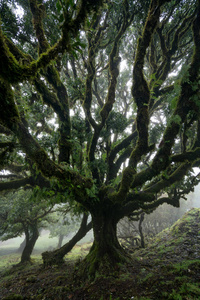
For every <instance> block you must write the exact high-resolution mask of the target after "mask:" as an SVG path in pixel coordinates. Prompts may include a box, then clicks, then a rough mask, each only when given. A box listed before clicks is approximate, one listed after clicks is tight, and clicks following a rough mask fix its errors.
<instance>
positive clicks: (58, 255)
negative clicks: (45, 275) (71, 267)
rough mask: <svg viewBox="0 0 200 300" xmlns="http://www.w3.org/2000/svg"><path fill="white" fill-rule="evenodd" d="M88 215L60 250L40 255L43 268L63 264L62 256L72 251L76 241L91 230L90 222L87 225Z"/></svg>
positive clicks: (85, 215)
mask: <svg viewBox="0 0 200 300" xmlns="http://www.w3.org/2000/svg"><path fill="white" fill-rule="evenodd" d="M87 219H88V215H87V214H84V215H83V219H82V222H81V226H80V228H79V230H78V232H77V233H76V234H75V236H74V237H73V238H72V239H71V240H70V241H69V242H68V243H66V244H65V245H63V246H62V247H61V248H60V249H56V250H54V251H46V252H44V253H42V259H43V264H44V266H45V267H46V266H52V265H59V264H62V263H63V262H64V256H65V255H66V254H67V253H68V252H69V251H71V250H72V248H73V247H74V246H75V245H76V243H77V242H78V241H80V240H81V239H82V238H83V237H84V236H85V235H86V233H87V232H88V231H89V230H90V229H91V228H92V222H90V223H89V224H87Z"/></svg>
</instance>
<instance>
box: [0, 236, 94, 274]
mask: <svg viewBox="0 0 200 300" xmlns="http://www.w3.org/2000/svg"><path fill="white" fill-rule="evenodd" d="M87 240H88V239H87V238H86V239H84V240H83V241H87ZM89 240H90V237H89ZM66 241H67V240H66V239H65V240H64V243H65V242H66ZM22 242H23V238H20V237H18V238H14V239H11V240H8V241H5V242H0V272H1V271H4V270H5V269H7V268H9V267H10V266H13V265H15V264H17V263H19V262H20V257H21V255H20V254H19V253H16V251H17V249H18V248H19V246H20V244H21V243H22ZM81 242H82V241H81ZM57 243H58V239H57V238H49V236H48V233H47V232H45V233H43V234H42V236H40V237H39V238H38V240H37V242H36V245H35V248H34V250H33V253H32V255H31V259H32V260H33V262H34V263H37V264H39V263H42V256H41V253H43V252H45V251H51V250H53V249H55V248H56V246H57ZM91 245H92V243H91V242H90V243H83V244H82V243H79V244H77V245H76V246H75V247H74V248H73V249H72V251H70V252H69V253H68V255H66V257H65V258H66V259H67V260H77V259H80V258H83V257H84V256H85V255H86V254H87V253H88V251H89V249H90V247H91Z"/></svg>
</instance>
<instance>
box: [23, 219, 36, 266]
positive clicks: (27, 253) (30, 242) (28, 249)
mask: <svg viewBox="0 0 200 300" xmlns="http://www.w3.org/2000/svg"><path fill="white" fill-rule="evenodd" d="M31 232H32V234H31V235H30V234H29V232H28V230H27V231H26V232H25V235H26V245H25V247H24V250H23V252H22V256H21V262H20V263H22V264H23V263H26V262H30V261H31V253H32V252H33V249H34V246H35V243H36V241H37V239H38V237H39V231H38V228H37V224H34V225H32V226H31Z"/></svg>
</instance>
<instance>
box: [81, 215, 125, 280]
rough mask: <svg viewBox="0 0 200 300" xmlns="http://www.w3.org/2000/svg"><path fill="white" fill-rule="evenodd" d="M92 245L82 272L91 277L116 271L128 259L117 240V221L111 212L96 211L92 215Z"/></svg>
mask: <svg viewBox="0 0 200 300" xmlns="http://www.w3.org/2000/svg"><path fill="white" fill-rule="evenodd" d="M92 222H93V231H94V243H93V246H92V248H91V249H90V252H89V254H88V255H87V256H86V258H85V260H84V262H83V265H82V271H81V272H83V273H85V274H88V275H89V276H91V277H95V273H96V272H97V271H98V273H100V274H107V273H110V272H113V271H116V270H117V269H118V268H119V265H118V264H120V263H124V262H127V261H129V259H130V257H129V256H128V254H127V253H126V251H125V250H124V249H123V248H122V246H121V245H120V243H119V241H118V238H117V223H118V219H117V218H116V216H115V215H114V214H113V213H112V212H111V211H109V210H108V211H107V212H106V211H104V210H97V211H96V212H95V213H93V214H92Z"/></svg>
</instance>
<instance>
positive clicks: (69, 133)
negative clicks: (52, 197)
mask: <svg viewBox="0 0 200 300" xmlns="http://www.w3.org/2000/svg"><path fill="white" fill-rule="evenodd" d="M12 3H13V1H10V5H12ZM15 3H18V4H19V5H21V7H22V8H23V9H24V17H23V18H22V19H20V21H17V20H12V22H14V24H17V26H18V28H19V33H18V35H17V36H15V37H14V35H13V33H12V31H11V30H8V29H9V26H10V24H6V22H5V20H4V19H5V18H2V28H1V32H0V53H1V60H0V70H1V71H0V84H1V93H0V95H1V96H0V97H1V98H0V108H1V111H3V112H4V114H1V116H0V123H1V133H2V144H1V149H2V152H1V165H2V169H3V170H8V171H9V172H10V173H9V176H10V177H9V178H8V177H5V176H7V174H4V175H5V176H4V179H2V180H3V181H2V182H1V184H0V190H7V189H11V188H12V189H17V188H19V187H21V186H25V185H32V186H35V185H38V186H39V187H40V188H41V189H42V188H43V189H46V191H48V192H49V193H50V192H51V193H56V194H59V195H60V200H59V201H61V202H62V201H63V202H65V201H70V203H71V205H74V204H72V203H74V201H75V202H76V203H77V205H79V206H81V207H83V208H84V209H85V210H87V211H89V212H90V213H91V216H92V223H93V231H94V243H93V246H92V248H91V250H90V253H89V254H88V256H87V257H86V259H85V260H84V262H83V265H84V266H83V267H82V268H83V272H86V274H90V275H91V276H95V272H96V271H97V270H99V271H100V272H101V268H102V267H104V266H107V267H108V268H107V269H108V270H109V271H110V270H113V269H115V267H116V264H117V263H119V262H121V263H122V262H126V261H127V260H128V257H127V255H126V253H125V251H124V250H123V249H122V247H121V246H120V244H119V242H118V239H117V235H116V227H117V223H118V221H119V220H120V219H121V218H123V217H124V216H128V215H130V214H132V215H133V214H135V215H138V214H140V213H141V212H142V211H146V210H147V211H148V210H154V209H155V208H156V207H158V206H159V205H160V204H162V203H168V204H171V205H173V206H175V207H176V206H178V205H179V200H180V198H181V197H182V196H184V195H185V194H187V193H189V192H190V191H191V190H193V187H194V185H195V184H196V183H197V182H198V176H197V175H195V174H194V173H192V172H193V167H195V166H198V165H199V157H200V148H199V147H200V145H199V143H200V138H199V136H200V122H199V116H200V114H199V107H200V106H199V68H200V60H199V56H200V30H199V26H200V3H199V1H198V0H196V1H195V0H193V1H190V3H188V2H187V1H184V0H179V1H170V0H152V1H150V3H149V1H142V3H141V1H137V0H135V1H128V0H123V1H121V0H120V1H118V2H117V3H116V1H112V0H108V1H105V2H103V1H100V0H98V1H95V2H94V1H91V0H82V1H81V0H80V1H53V0H52V1H50V0H49V1H41V0H29V7H28V5H27V2H24V1H22V0H21V1H15ZM9 7H11V6H8V5H7V8H9ZM30 14H31V15H32V17H31V18H32V20H33V28H32V27H30V26H29V27H28V29H27V22H26V21H27V18H28V16H29V19H30ZM49 28H51V30H49ZM7 32H9V34H7ZM27 32H28V33H29V34H27ZM51 32H52V33H51ZM24 40H26V42H25V43H24ZM37 49H38V52H37ZM122 62H123V63H124V64H125V65H126V66H125V67H124V68H123V67H122V65H120V63H122ZM22 83H23V85H22ZM70 111H71V112H72V113H70ZM52 118H54V119H55V120H54V123H56V126H57V127H55V125H54V127H53V126H52V125H51V121H52ZM19 162H20V165H19ZM17 163H18V164H17ZM17 168H18V170H19V171H17ZM11 176H12V179H13V180H12V181H11V180H10V178H11ZM14 176H17V178H14ZM187 176H189V178H190V182H188V179H187V178H188V177H187ZM180 181H181V182H182V185H180V186H179V185H177V182H180ZM163 192H165V194H163ZM62 195H64V196H63V197H62ZM66 195H67V197H66ZM163 195H164V196H163ZM66 199H67V200H66Z"/></svg>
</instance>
